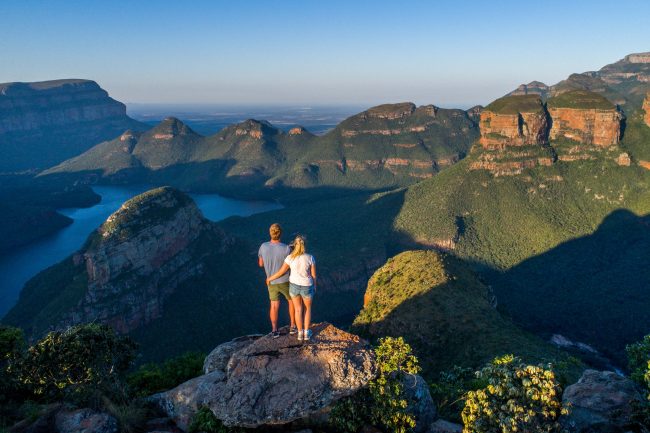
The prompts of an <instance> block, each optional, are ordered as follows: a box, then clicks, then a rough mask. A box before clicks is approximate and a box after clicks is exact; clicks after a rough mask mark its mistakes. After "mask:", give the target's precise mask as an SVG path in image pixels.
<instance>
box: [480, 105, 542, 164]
mask: <svg viewBox="0 0 650 433" xmlns="http://www.w3.org/2000/svg"><path fill="white" fill-rule="evenodd" d="M480 129H481V138H480V140H479V144H480V145H481V148H482V152H480V154H479V156H478V157H477V158H476V160H475V161H473V162H472V163H471V164H470V168H471V169H473V170H480V169H482V170H488V171H490V172H491V173H492V174H494V175H514V174H519V173H521V172H522V170H524V169H526V168H533V167H536V166H538V165H551V164H552V163H553V157H552V155H551V154H550V153H549V152H548V149H547V148H545V147H544V145H545V144H546V143H547V142H548V130H549V118H548V113H547V112H546V109H545V108H544V105H543V103H542V100H541V98H540V96H539V95H537V94H530V95H514V96H506V97H503V98H500V99H497V100H496V101H494V102H493V103H491V104H490V105H488V106H487V107H485V109H484V110H483V111H482V112H481V122H480Z"/></svg>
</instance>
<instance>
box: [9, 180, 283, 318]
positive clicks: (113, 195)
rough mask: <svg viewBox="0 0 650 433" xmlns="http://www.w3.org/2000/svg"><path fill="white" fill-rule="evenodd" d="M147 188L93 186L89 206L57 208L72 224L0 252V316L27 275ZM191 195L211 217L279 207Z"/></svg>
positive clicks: (60, 257) (75, 245)
mask: <svg viewBox="0 0 650 433" xmlns="http://www.w3.org/2000/svg"><path fill="white" fill-rule="evenodd" d="M149 188H150V187H147V186H140V187H133V186H131V187H121V186H120V187H114V186H97V187H94V188H93V189H94V190H95V192H96V193H97V194H99V195H100V196H101V197H102V201H101V202H100V203H98V204H97V205H95V206H92V207H89V208H81V209H61V210H60V211H59V212H60V213H62V214H64V215H67V216H69V217H70V218H72V219H73V220H74V222H73V223H72V224H71V225H69V226H68V227H66V228H64V229H62V230H60V231H58V232H56V233H54V234H52V235H49V236H47V237H45V238H42V239H40V240H38V241H36V242H33V243H31V244H29V245H26V246H24V247H21V248H17V249H15V250H14V251H12V252H10V253H7V254H4V255H0V317H2V316H4V315H5V313H6V312H7V311H8V310H9V309H10V308H11V307H12V306H13V305H14V304H15V303H16V301H17V300H18V295H19V294H20V290H21V289H22V288H23V286H24V285H25V283H26V282H27V281H28V280H29V279H30V278H32V277H33V276H34V275H36V274H37V273H38V272H40V271H42V270H43V269H45V268H47V267H49V266H52V265H53V264H55V263H58V262H60V261H61V260H63V259H64V258H66V257H67V256H69V255H70V254H72V253H73V252H75V251H77V250H78V249H79V248H80V247H81V246H82V245H83V243H84V241H85V240H86V238H87V237H88V235H89V234H90V233H91V232H92V231H93V230H95V229H96V228H97V227H99V226H100V225H101V224H102V223H103V222H104V221H105V220H106V218H108V216H109V215H110V214H112V213H113V212H115V211H116V210H117V209H118V208H119V207H120V205H122V203H124V202H125V201H127V200H128V199H130V198H131V197H134V196H136V195H138V194H140V193H142V192H144V191H146V190H148V189H149ZM190 195H191V197H192V198H193V199H194V201H195V202H196V204H197V205H198V206H199V208H200V209H201V211H202V212H203V215H205V217H206V218H207V219H209V220H212V221H220V220H222V219H224V218H227V217H229V216H233V215H239V216H248V215H253V214H255V213H260V212H265V211H268V210H273V209H279V208H281V207H282V206H281V205H280V204H278V203H271V202H260V201H241V200H233V199H229V198H225V197H222V196H220V195H218V194H190Z"/></svg>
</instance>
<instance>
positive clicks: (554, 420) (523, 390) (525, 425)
mask: <svg viewBox="0 0 650 433" xmlns="http://www.w3.org/2000/svg"><path fill="white" fill-rule="evenodd" d="M476 374H477V377H478V378H480V379H484V380H485V381H486V382H487V385H486V386H485V387H484V388H481V389H478V390H476V391H469V392H468V393H467V394H466V397H465V407H464V409H463V412H462V414H461V416H462V419H463V424H464V428H463V433H493V432H500V433H515V432H522V433H523V432H526V433H542V432H544V433H550V432H559V431H561V426H560V423H559V422H558V418H559V417H560V415H563V414H566V413H568V408H567V407H564V406H563V405H562V402H561V399H562V388H561V386H560V384H559V382H558V381H557V379H556V378H555V374H554V373H553V371H552V370H551V368H550V366H548V365H547V366H543V365H537V366H536V365H527V364H525V363H523V362H522V361H521V360H520V359H519V358H516V357H514V356H512V355H506V356H503V357H500V358H497V359H495V360H494V361H492V363H490V364H488V365H487V366H485V367H484V368H483V369H481V370H480V371H478V372H477V373H476Z"/></svg>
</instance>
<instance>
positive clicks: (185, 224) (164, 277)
mask: <svg viewBox="0 0 650 433" xmlns="http://www.w3.org/2000/svg"><path fill="white" fill-rule="evenodd" d="M233 242H234V240H233V239H232V238H231V237H229V236H227V235H225V234H224V232H223V231H222V230H221V229H219V228H217V226H216V225H214V224H212V223H211V222H209V221H208V220H206V219H205V218H203V215H202V214H201V212H200V210H199V209H198V207H197V206H196V204H195V203H194V202H193V201H192V199H191V198H190V197H188V196H187V195H185V194H183V193H181V192H180V191H178V190H175V189H173V188H170V187H162V188H157V189H154V190H151V191H148V192H146V193H143V194H141V195H139V196H136V197H134V198H133V199H131V200H129V201H127V202H125V203H124V204H123V205H122V206H121V207H120V209H119V210H117V211H116V212H115V213H113V214H112V215H111V216H110V217H109V218H108V219H107V220H106V222H105V223H104V224H102V225H101V226H100V227H99V229H97V231H96V232H94V233H93V234H91V235H90V237H89V238H88V240H87V241H86V243H85V244H84V246H83V247H82V248H81V249H80V250H79V251H78V252H77V253H75V254H73V255H72V256H71V257H69V258H68V259H66V260H64V261H63V262H61V263H59V264H57V265H55V266H53V267H51V268H49V269H47V270H45V271H43V272H42V273H41V274H39V275H38V276H36V277H35V278H34V279H32V280H31V281H30V282H28V283H27V285H26V286H25V288H24V289H23V292H22V293H21V299H20V300H19V302H18V304H17V305H16V306H15V307H14V308H13V309H12V310H11V311H10V312H9V313H8V315H7V316H6V317H5V320H7V321H8V322H10V323H16V324H17V325H19V326H21V327H23V328H24V329H26V330H27V331H28V332H29V333H30V335H40V334H42V333H43V332H44V331H46V330H48V329H51V328H64V327H67V326H71V325H75V324H78V323H85V322H95V321H96V322H101V323H105V324H108V325H110V326H112V327H113V328H115V329H116V330H117V331H119V332H122V333H127V332H131V331H133V330H136V329H139V328H141V327H142V326H144V325H147V324H149V323H151V322H152V321H154V320H156V319H158V318H160V317H161V316H162V315H163V313H164V306H165V302H166V300H167V299H168V298H169V297H170V296H171V295H172V294H173V293H174V292H175V290H176V288H177V287H179V286H180V285H182V284H185V283H186V282H187V281H190V280H193V279H194V280H195V279H197V278H201V277H202V276H203V274H204V272H206V271H208V269H206V268H207V266H206V260H208V259H209V258H210V257H215V256H219V257H220V255H225V252H226V251H227V250H228V248H229V247H230V245H231V244H232V243H233ZM43 293H51V295H44V294H43ZM50 303H51V304H50ZM35 305H36V306H38V307H37V308H38V309H39V310H38V313H39V314H36V315H34V314H33V313H31V311H33V310H32V309H33V308H34V306H35ZM52 305H56V308H55V309H54V310H52V308H53V307H52ZM52 311H54V313H52ZM44 312H48V315H47V316H44V314H43V313H44Z"/></svg>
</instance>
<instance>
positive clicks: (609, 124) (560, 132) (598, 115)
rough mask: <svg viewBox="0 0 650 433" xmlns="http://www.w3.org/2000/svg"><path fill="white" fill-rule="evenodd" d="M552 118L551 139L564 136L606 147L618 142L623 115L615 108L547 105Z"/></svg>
mask: <svg viewBox="0 0 650 433" xmlns="http://www.w3.org/2000/svg"><path fill="white" fill-rule="evenodd" d="M548 111H549V114H550V115H551V118H552V119H553V126H552V128H551V132H550V138H551V140H558V139H561V138H566V139H569V140H573V141H577V142H579V143H586V144H593V145H594V146H599V147H608V146H612V145H615V144H618V142H619V140H620V137H621V120H622V119H623V116H622V115H621V113H620V112H618V111H617V110H616V109H611V110H600V109H576V108H554V107H549V110H548Z"/></svg>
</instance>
